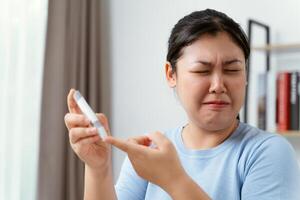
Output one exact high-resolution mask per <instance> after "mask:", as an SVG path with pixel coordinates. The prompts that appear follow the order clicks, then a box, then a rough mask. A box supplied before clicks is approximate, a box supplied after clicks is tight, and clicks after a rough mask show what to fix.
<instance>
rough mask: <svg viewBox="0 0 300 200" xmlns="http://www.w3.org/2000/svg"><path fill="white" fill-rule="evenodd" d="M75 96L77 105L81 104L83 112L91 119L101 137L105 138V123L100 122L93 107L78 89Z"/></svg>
mask: <svg viewBox="0 0 300 200" xmlns="http://www.w3.org/2000/svg"><path fill="white" fill-rule="evenodd" d="M73 98H74V99H75V101H76V103H77V105H78V106H79V108H80V110H81V111H82V112H83V114H84V115H85V116H86V117H87V118H88V119H89V120H90V122H91V123H92V124H93V126H94V127H96V128H97V131H98V134H99V135H100V137H101V138H105V137H106V136H107V133H106V131H105V129H104V127H103V125H102V124H101V123H100V121H99V120H98V118H97V116H96V114H95V113H94V111H93V110H92V108H91V107H90V106H89V104H88V103H87V102H86V100H85V99H84V98H83V96H82V95H81V94H80V92H79V91H78V90H76V91H75V93H74V95H73Z"/></svg>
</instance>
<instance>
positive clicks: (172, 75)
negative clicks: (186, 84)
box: [165, 61, 176, 88]
mask: <svg viewBox="0 0 300 200" xmlns="http://www.w3.org/2000/svg"><path fill="white" fill-rule="evenodd" d="M165 74H166V79H167V81H168V85H169V86H170V87H171V88H174V87H176V72H174V71H173V69H172V65H171V63H170V62H169V61H167V62H166V64H165Z"/></svg>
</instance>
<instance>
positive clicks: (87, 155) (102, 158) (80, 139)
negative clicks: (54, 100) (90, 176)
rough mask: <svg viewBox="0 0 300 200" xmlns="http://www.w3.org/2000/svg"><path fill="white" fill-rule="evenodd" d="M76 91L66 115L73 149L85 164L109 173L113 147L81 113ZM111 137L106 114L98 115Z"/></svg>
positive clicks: (69, 95) (69, 96)
mask: <svg viewBox="0 0 300 200" xmlns="http://www.w3.org/2000/svg"><path fill="white" fill-rule="evenodd" d="M74 92H75V90H74V89H71V90H70V92H69V94H68V98H67V103H68V108H69V113H67V114H66V115H65V118H64V119H65V124H66V126H67V128H68V130H69V141H70V144H71V147H72V149H73V150H74V152H75V153H76V154H77V155H78V157H79V158H80V159H81V160H82V161H83V162H85V164H86V165H87V166H88V167H89V168H91V169H95V170H97V171H107V169H108V168H110V167H111V145H109V144H107V143H105V142H103V140H102V138H100V136H99V135H98V133H97V130H96V128H94V127H92V126H91V125H90V122H89V120H88V119H87V118H86V117H85V116H84V115H83V114H82V113H81V111H80V108H79V107H78V106H77V104H76V101H75V100H74V98H73V95H74ZM96 115H97V117H98V119H99V120H100V122H101V123H102V124H103V126H104V128H105V129H106V132H107V133H108V134H109V135H110V131H109V125H108V120H107V118H106V117H105V115H104V114H96Z"/></svg>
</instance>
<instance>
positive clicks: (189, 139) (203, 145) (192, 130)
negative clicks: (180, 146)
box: [182, 120, 239, 150]
mask: <svg viewBox="0 0 300 200" xmlns="http://www.w3.org/2000/svg"><path fill="white" fill-rule="evenodd" d="M238 124H239V121H238V120H235V121H234V122H233V123H232V124H231V125H230V126H228V127H227V128H225V129H222V130H217V131H208V130H205V129H203V128H201V127H198V126H196V125H195V124H193V123H188V124H187V125H186V126H185V127H184V129H183V131H182V140H183V143H184V145H185V146H186V147H187V148H189V149H199V150H200V149H202V150H204V149H210V148H213V147H216V146H218V145H219V144H221V143H222V142H224V141H225V140H226V139H227V138H228V137H229V136H230V135H231V134H232V133H233V132H234V130H235V129H236V128H237V127H238Z"/></svg>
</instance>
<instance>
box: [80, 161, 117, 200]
mask: <svg viewBox="0 0 300 200" xmlns="http://www.w3.org/2000/svg"><path fill="white" fill-rule="evenodd" d="M100 199H101V200H116V199H117V197H116V192H115V189H114V184H113V175H112V170H111V167H110V168H109V169H107V170H106V171H103V172H99V171H95V170H93V169H91V168H89V167H88V166H85V185H84V200H100Z"/></svg>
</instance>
